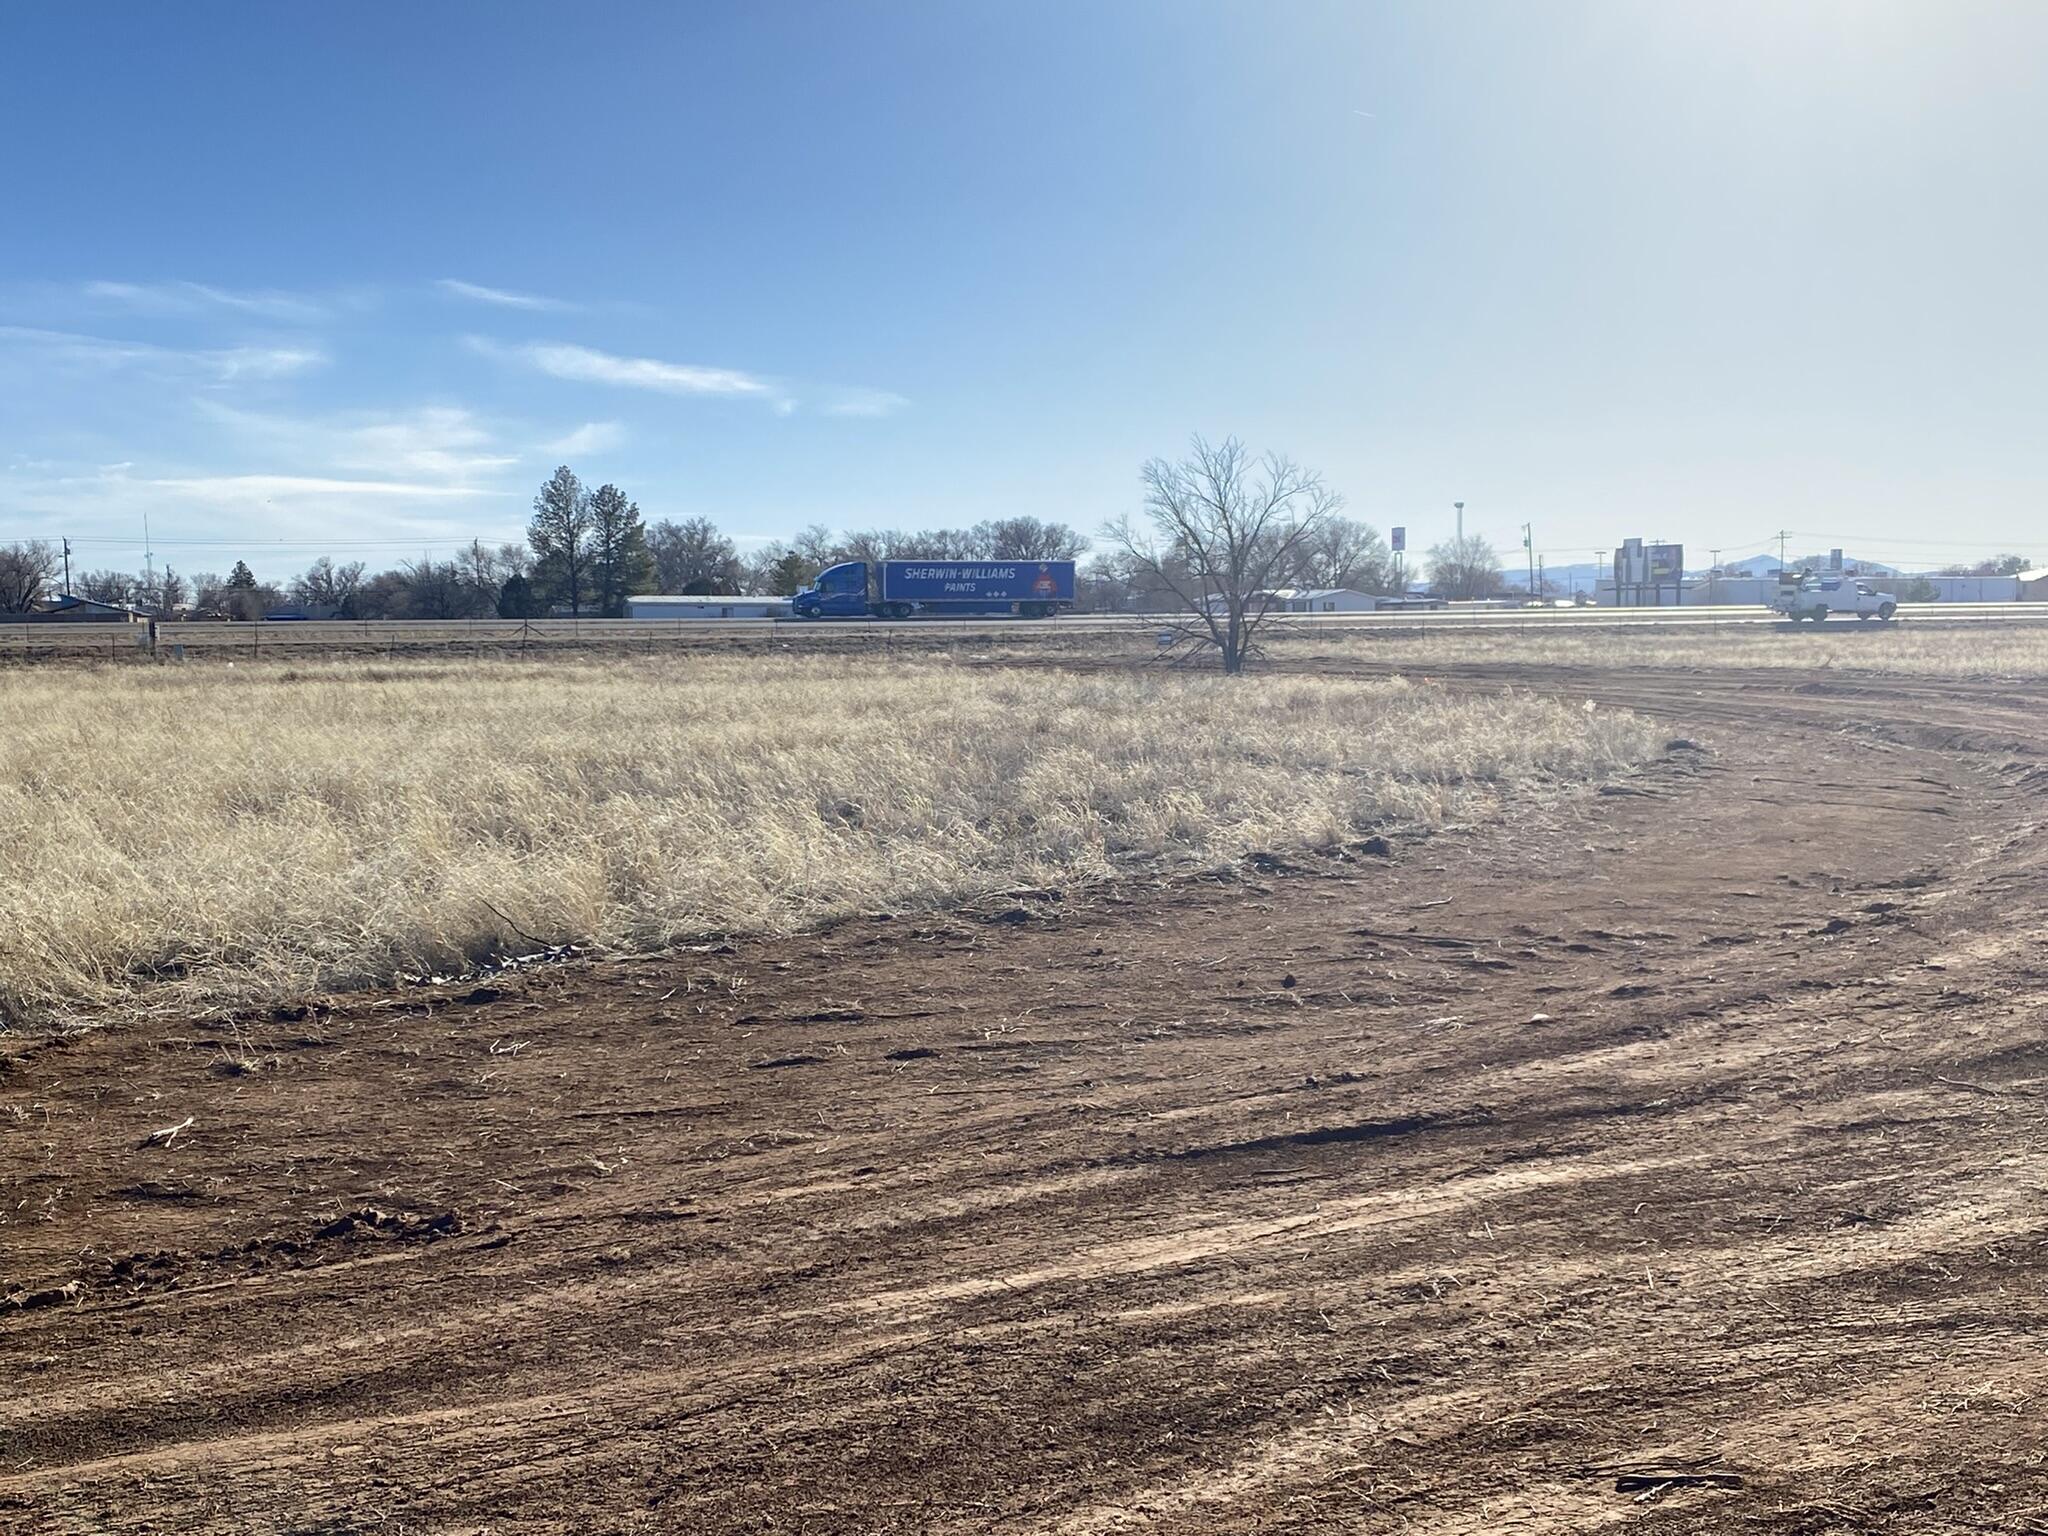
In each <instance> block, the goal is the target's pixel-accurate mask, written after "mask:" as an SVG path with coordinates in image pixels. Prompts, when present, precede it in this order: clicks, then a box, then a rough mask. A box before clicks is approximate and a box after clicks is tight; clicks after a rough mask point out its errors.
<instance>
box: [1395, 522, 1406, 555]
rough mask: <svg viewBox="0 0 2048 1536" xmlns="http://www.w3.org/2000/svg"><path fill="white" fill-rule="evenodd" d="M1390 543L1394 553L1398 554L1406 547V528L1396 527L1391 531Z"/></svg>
mask: <svg viewBox="0 0 2048 1536" xmlns="http://www.w3.org/2000/svg"><path fill="white" fill-rule="evenodd" d="M1391 543H1392V547H1393V551H1394V553H1395V554H1397V555H1398V554H1400V553H1401V552H1402V551H1403V550H1405V549H1406V548H1407V547H1408V530H1407V529H1406V528H1396V529H1395V530H1394V532H1393V537H1392V540H1391Z"/></svg>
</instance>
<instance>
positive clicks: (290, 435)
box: [195, 399, 519, 481]
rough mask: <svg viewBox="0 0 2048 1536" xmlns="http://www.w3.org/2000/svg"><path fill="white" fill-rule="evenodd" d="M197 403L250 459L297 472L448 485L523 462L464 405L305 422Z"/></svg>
mask: <svg viewBox="0 0 2048 1536" xmlns="http://www.w3.org/2000/svg"><path fill="white" fill-rule="evenodd" d="M195 403H196V404H197V406H198V408H199V410H200V412H201V414H203V415H204V416H206V417H207V418H208V419H209V420H211V421H213V422H214V423H216V424H217V425H219V426H221V427H224V428H226V429H227V431H228V432H229V433H230V434H231V438H232V443H233V448H234V451H235V452H236V454H237V456H238V457H241V458H242V459H243V460H244V461H245V462H246V461H247V459H248V458H250V457H254V456H258V455H260V456H261V458H262V459H264V460H267V461H268V462H270V463H272V464H281V465H288V466H292V467H294V468H304V467H308V466H316V465H317V466H319V467H321V468H326V469H338V470H351V471H358V472H361V473H365V474H369V475H374V476H384V477H390V478H393V479H399V478H405V477H414V476H418V477H425V478H427V479H431V480H442V481H467V480H473V479H476V478H478V477H483V478H488V477H489V476H490V475H491V474H492V473H493V472H495V471H497V470H500V469H506V468H509V467H510V466H512V465H514V464H517V463H518V462H519V455H518V454H516V453H511V452H508V451H506V450H505V449H504V448H503V447H501V446H500V444H499V443H498V441H497V437H496V434H495V433H493V432H492V431H491V430H490V428H488V427H487V426H485V425H484V423H483V422H481V421H480V420H478V418H477V417H476V415H475V414H474V413H472V412H471V411H468V410H466V409H464V408H463V407H461V406H452V405H431V406H423V407H420V408H419V409H416V410H410V411H382V412H360V411H359V412H352V413H349V414H346V415H341V416H321V417H304V416H289V415H282V414H276V413H271V412H263V411H245V410H238V409H236V408H235V407H232V406H228V405H223V404H221V403H220V402H218V401H214V400H204V399H202V400H199V401H197V402H195Z"/></svg>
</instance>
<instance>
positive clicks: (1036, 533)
mask: <svg viewBox="0 0 2048 1536" xmlns="http://www.w3.org/2000/svg"><path fill="white" fill-rule="evenodd" d="M973 538H974V542H975V543H976V544H977V545H978V546H980V547H979V548H978V549H977V550H976V552H975V553H976V555H977V556H978V557H980V558H984V559H989V560H1077V559H1079V558H1080V556H1081V552H1082V551H1083V550H1085V549H1086V548H1087V547H1088V540H1087V539H1086V538H1084V537H1083V536H1082V535H1081V534H1080V533H1079V532H1078V531H1077V530H1075V529H1072V528H1069V527H1068V526H1067V525H1066V524H1065V523H1052V522H1046V521H1044V520H1043V519H1041V518H1036V517H999V518H996V519H994V520H993V521H991V522H986V523H981V524H978V525H976V527H975V529H974V535H973Z"/></svg>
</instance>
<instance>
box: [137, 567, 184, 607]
mask: <svg viewBox="0 0 2048 1536" xmlns="http://www.w3.org/2000/svg"><path fill="white" fill-rule="evenodd" d="M186 595H187V593H186V587H185V578H184V577H183V576H182V575H180V574H179V573H178V572H176V571H174V570H172V569H171V568H170V567H169V566H168V565H167V566H165V567H164V568H163V570H162V571H161V572H159V573H158V574H157V575H156V576H155V578H154V579H153V580H152V578H151V577H149V576H148V575H143V576H138V577H137V578H136V580H135V604H136V606H137V607H138V608H146V609H148V610H149V611H150V612H151V613H155V614H167V613H172V612H174V611H176V610H177V609H179V608H182V607H184V606H185V598H186Z"/></svg>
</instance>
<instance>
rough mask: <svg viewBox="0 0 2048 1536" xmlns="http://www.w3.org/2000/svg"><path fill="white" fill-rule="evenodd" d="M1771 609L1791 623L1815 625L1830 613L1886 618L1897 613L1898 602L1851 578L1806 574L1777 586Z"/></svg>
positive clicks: (1869, 585)
mask: <svg viewBox="0 0 2048 1536" xmlns="http://www.w3.org/2000/svg"><path fill="white" fill-rule="evenodd" d="M1771 607H1772V608H1773V609H1774V610H1775V611H1777V612H1779V613H1782V614H1783V615H1785V617H1786V618H1788V619H1790V620H1791V621H1792V622H1793V623H1794V624H1797V623H1798V622H1799V621H1800V620H1801V619H1811V620H1813V622H1814V623H1816V624H1818V623H1820V621H1821V620H1823V619H1825V618H1826V617H1827V616H1828V615H1829V614H1831V613H1853V614H1855V615H1856V617H1857V618H1859V619H1889V618H1890V617H1891V616H1892V615H1893V614H1895V613H1897V612H1898V611H1899V600H1898V599H1897V598H1896V597H1894V596H1893V595H1892V594H1891V593H1889V592H1880V591H1878V590H1877V588H1875V587H1873V586H1872V585H1871V584H1870V583H1869V582H1867V581H1858V580H1857V579H1856V578H1855V577H1853V576H1841V575H1835V574H1828V575H1813V574H1807V575H1802V576H1799V577H1797V578H1796V579H1794V580H1790V581H1786V582H1784V583H1783V584H1782V585H1780V586H1779V588H1778V594H1777V596H1776V597H1774V598H1772V599H1771Z"/></svg>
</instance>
